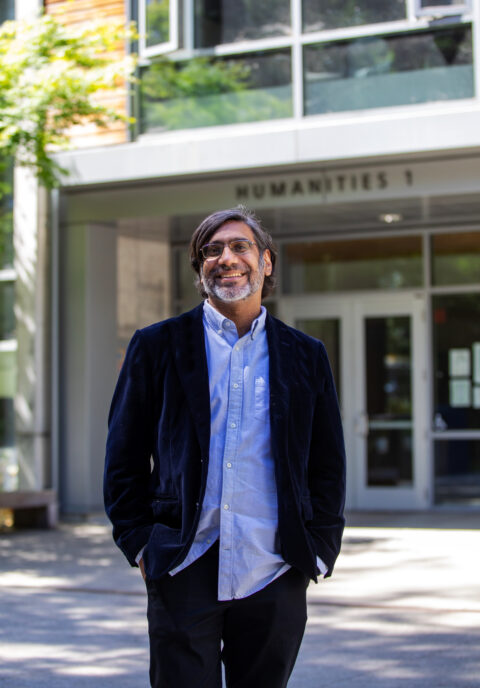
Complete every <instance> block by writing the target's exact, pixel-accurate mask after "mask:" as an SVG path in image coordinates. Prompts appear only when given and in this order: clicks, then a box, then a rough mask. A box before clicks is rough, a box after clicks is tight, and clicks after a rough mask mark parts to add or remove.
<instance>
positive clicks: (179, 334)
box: [171, 303, 210, 457]
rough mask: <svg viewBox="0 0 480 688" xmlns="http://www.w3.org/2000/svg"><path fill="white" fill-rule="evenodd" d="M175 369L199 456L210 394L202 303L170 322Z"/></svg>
mask: <svg viewBox="0 0 480 688" xmlns="http://www.w3.org/2000/svg"><path fill="white" fill-rule="evenodd" d="M171 327H172V337H171V346H172V347H173V349H174V356H175V365H176V368H177V373H178V376H179V378H180V382H181V384H182V387H183V390H184V393H185V397H186V399H187V402H188V405H189V407H190V411H191V414H192V418H193V421H194V425H195V428H196V431H197V436H198V440H199V443H200V448H201V451H202V456H204V457H208V453H209V447H210V390H209V383H208V368H207V354H206V350H205V333H204V328H203V303H201V304H200V305H199V306H197V307H196V308H194V309H193V310H192V311H189V312H188V313H185V314H184V315H181V316H180V317H178V318H174V319H172V320H171Z"/></svg>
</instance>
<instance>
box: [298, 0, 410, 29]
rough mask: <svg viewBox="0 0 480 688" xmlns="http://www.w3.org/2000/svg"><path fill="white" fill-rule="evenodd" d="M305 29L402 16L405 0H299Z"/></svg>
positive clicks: (382, 20) (394, 18) (330, 27)
mask: <svg viewBox="0 0 480 688" xmlns="http://www.w3.org/2000/svg"><path fill="white" fill-rule="evenodd" d="M302 11H303V30H304V31H305V32H311V31H324V30H325V29H338V28H341V27H346V26H359V25H361V24H377V23H379V22H387V21H395V20H397V19H405V17H406V11H407V9H406V2H405V0H358V1H357V2H338V0H303V3H302Z"/></svg>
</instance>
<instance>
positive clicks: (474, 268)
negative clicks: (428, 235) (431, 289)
mask: <svg viewBox="0 0 480 688" xmlns="http://www.w3.org/2000/svg"><path fill="white" fill-rule="evenodd" d="M432 281H433V284H435V285H445V284H472V283H475V282H477V283H478V282H480V232H462V233H461V234H438V235H436V236H434V237H432Z"/></svg>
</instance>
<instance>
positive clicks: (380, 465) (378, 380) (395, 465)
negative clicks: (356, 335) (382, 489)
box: [365, 316, 413, 487]
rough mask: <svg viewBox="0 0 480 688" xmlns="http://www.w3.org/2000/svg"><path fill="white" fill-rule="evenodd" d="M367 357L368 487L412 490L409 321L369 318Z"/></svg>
mask: <svg viewBox="0 0 480 688" xmlns="http://www.w3.org/2000/svg"><path fill="white" fill-rule="evenodd" d="M365 356H366V360H365V371H366V372H365V379H366V383H367V390H366V391H367V399H366V409H367V416H368V423H369V431H368V441H367V457H368V458H367V484H368V485H369V486H370V487H375V486H400V485H409V484H411V482H412V479H413V470H412V360H411V323H410V318H409V317H408V316H396V317H393V316H392V317H386V318H385V317H368V318H366V319H365Z"/></svg>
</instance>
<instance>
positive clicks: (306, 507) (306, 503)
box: [301, 495, 313, 523]
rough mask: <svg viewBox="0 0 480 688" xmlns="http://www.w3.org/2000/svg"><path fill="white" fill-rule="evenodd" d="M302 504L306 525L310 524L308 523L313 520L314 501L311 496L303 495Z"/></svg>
mask: <svg viewBox="0 0 480 688" xmlns="http://www.w3.org/2000/svg"><path fill="white" fill-rule="evenodd" d="M301 502H302V516H303V520H304V521H305V523H308V521H312V520H313V507H312V500H311V499H310V497H309V495H303V496H302V499H301Z"/></svg>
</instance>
